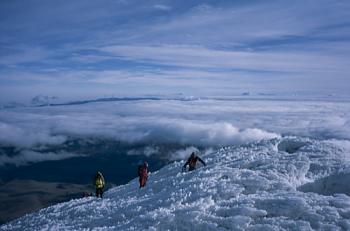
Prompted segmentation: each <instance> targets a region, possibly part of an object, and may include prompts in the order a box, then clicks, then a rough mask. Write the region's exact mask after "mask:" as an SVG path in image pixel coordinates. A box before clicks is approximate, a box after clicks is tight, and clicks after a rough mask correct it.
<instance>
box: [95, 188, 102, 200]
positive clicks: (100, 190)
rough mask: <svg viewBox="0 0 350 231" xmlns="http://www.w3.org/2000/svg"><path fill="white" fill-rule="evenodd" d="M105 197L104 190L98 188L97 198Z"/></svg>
mask: <svg viewBox="0 0 350 231" xmlns="http://www.w3.org/2000/svg"><path fill="white" fill-rule="evenodd" d="M102 196H103V188H96V197H101V198H102Z"/></svg>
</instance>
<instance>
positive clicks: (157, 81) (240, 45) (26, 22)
mask: <svg viewBox="0 0 350 231" xmlns="http://www.w3.org/2000/svg"><path fill="white" fill-rule="evenodd" d="M349 45H350V2H349V1H346V0H344V1H328V0H319V1H316V0H314V1H310V0H306V1H272V0H270V1H126V0H119V1H112V0H98V1H97V0H93V1H85V0H84V1H83V0H76V1H59V2H57V1H38V0H27V1H20V0H11V1H10V0H4V1H1V2H0V98H1V99H0V102H1V103H5V102H10V101H24V102H25V101H28V100H30V99H31V98H32V97H33V96H35V95H38V94H45V95H51V96H53V95H54V96H58V97H60V98H61V99H65V100H69V99H81V98H92V97H101V96H111V95H115V96H136V95H137V96H139V95H145V94H174V93H184V94H186V95H202V96H203V95H204V96H214V95H216V96H217V95H232V94H239V93H242V92H246V91H252V92H276V93H286V92H288V93H293V92H305V93H321V94H329V93H333V94H344V93H346V92H349V90H350V80H349V74H348V73H349V71H350V61H349V60H350V53H349V52H350V46H349Z"/></svg>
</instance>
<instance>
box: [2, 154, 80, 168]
mask: <svg viewBox="0 0 350 231" xmlns="http://www.w3.org/2000/svg"><path fill="white" fill-rule="evenodd" d="M77 156H80V155H78V154H74V153H68V152H58V153H53V152H48V153H40V152H35V151H29V150H24V151H22V152H21V153H19V154H18V155H15V156H7V155H0V166H4V165H7V164H11V165H12V164H14V165H16V166H21V165H27V164H30V163H36V162H41V161H55V160H63V159H67V158H72V157H77Z"/></svg>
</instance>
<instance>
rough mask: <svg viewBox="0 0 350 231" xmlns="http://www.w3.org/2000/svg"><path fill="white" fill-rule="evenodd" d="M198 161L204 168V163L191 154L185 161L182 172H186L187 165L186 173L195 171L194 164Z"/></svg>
mask: <svg viewBox="0 0 350 231" xmlns="http://www.w3.org/2000/svg"><path fill="white" fill-rule="evenodd" d="M198 160H199V161H200V162H201V163H202V164H203V165H204V166H206V164H205V162H204V161H203V160H202V159H201V158H199V157H198V156H196V154H195V153H194V152H192V154H191V156H190V157H189V158H188V159H187V161H186V163H185V165H184V166H183V167H182V169H183V170H186V166H187V165H188V166H189V168H188V171H192V170H195V169H196V164H197V161H198Z"/></svg>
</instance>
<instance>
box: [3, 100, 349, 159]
mask: <svg viewBox="0 0 350 231" xmlns="http://www.w3.org/2000/svg"><path fill="white" fill-rule="evenodd" d="M349 104H350V103H349V102H347V101H340V102H336V101H321V100H285V99H284V100H276V99H275V100H272V99H269V100H267V99H245V100H238V99H225V100H222V99H220V100H218V99H204V100H200V99H198V100H188V101H183V100H166V99H164V100H135V101H115V102H95V103H88V104H81V105H63V106H47V107H22V108H14V109H2V110H0V145H1V147H14V148H15V149H16V150H17V154H18V155H16V156H8V155H6V152H4V151H2V153H0V154H1V158H0V162H1V163H0V165H4V164H17V165H20V164H25V163H27V162H37V161H43V160H58V159H64V158H70V157H72V156H77V155H81V153H74V154H73V153H67V152H62V150H60V153H52V152H47V153H45V152H40V153H39V154H38V152H37V149H38V148H39V149H44V148H43V147H51V146H60V145H62V144H64V143H65V142H67V141H68V140H70V139H99V140H112V141H113V140H114V141H118V142H123V143H127V144H129V145H131V146H132V145H133V144H143V145H144V146H145V147H146V148H144V149H143V151H142V152H143V154H144V155H153V154H157V155H162V153H161V152H162V149H159V148H158V147H159V145H163V146H164V145H174V144H179V145H181V147H182V148H181V149H178V150H175V151H172V152H171V153H166V155H168V156H167V158H168V159H171V160H174V159H179V158H183V157H185V156H186V153H188V152H190V151H192V150H196V149H197V147H204V148H205V149H207V150H209V149H210V148H212V147H221V146H228V145H238V144H244V143H248V142H253V141H260V140H264V139H273V138H279V137H281V136H284V135H297V136H309V137H314V138H319V139H333V140H349V139H350V119H349V118H350V107H349ZM345 143H346V142H345ZM190 149H191V150H190ZM30 153H32V154H33V155H31V154H30ZM136 153H139V150H134V149H130V150H129V151H128V152H127V154H131V155H132V154H136ZM164 155H165V154H164Z"/></svg>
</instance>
